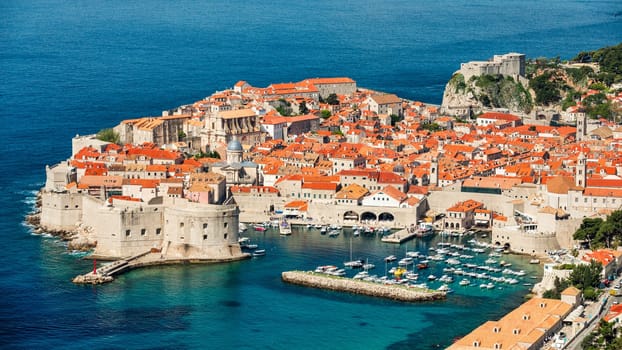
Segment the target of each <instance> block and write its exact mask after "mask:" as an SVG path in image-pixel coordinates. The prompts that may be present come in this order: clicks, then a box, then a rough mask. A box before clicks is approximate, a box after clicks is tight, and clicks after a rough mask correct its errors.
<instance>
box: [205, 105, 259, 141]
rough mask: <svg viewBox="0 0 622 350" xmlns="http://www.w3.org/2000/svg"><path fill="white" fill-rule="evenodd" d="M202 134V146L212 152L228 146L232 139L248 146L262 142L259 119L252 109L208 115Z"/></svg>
mask: <svg viewBox="0 0 622 350" xmlns="http://www.w3.org/2000/svg"><path fill="white" fill-rule="evenodd" d="M203 133H204V134H202V144H203V145H205V146H207V147H208V148H209V149H212V150H215V149H217V148H218V147H219V145H226V144H228V143H229V142H230V141H231V140H233V139H234V138H237V140H238V141H239V142H240V143H241V144H242V145H248V146H252V145H255V144H258V143H261V142H263V136H262V135H263V133H262V131H261V128H260V123H259V117H258V116H257V115H256V113H255V112H254V111H253V110H252V109H236V110H231V111H220V112H217V113H208V114H207V115H206V117H205V129H204V131H203Z"/></svg>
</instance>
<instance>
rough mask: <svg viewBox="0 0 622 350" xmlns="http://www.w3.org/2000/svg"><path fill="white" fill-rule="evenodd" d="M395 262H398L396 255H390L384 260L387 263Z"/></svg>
mask: <svg viewBox="0 0 622 350" xmlns="http://www.w3.org/2000/svg"><path fill="white" fill-rule="evenodd" d="M395 260H397V257H396V256H395V255H389V256H387V257H386V258H384V261H386V262H393V261H395Z"/></svg>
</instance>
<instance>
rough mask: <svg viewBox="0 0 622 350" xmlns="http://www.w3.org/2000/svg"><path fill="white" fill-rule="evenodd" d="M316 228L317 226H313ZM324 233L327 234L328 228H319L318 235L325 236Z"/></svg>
mask: <svg viewBox="0 0 622 350" xmlns="http://www.w3.org/2000/svg"><path fill="white" fill-rule="evenodd" d="M315 227H316V228H317V226H315ZM326 232H328V227H326V226H320V233H321V234H323V235H324V234H326Z"/></svg>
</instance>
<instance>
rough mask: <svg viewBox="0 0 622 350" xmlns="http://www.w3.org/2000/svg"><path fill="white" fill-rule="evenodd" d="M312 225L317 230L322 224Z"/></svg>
mask: <svg viewBox="0 0 622 350" xmlns="http://www.w3.org/2000/svg"><path fill="white" fill-rule="evenodd" d="M313 227H315V228H316V229H318V230H319V229H321V228H322V225H320V224H315V226H313Z"/></svg>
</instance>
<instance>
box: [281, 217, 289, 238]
mask: <svg viewBox="0 0 622 350" xmlns="http://www.w3.org/2000/svg"><path fill="white" fill-rule="evenodd" d="M279 233H280V234H282V235H284V236H287V235H291V234H292V225H290V224H289V222H287V220H285V219H283V220H282V221H281V223H280V224H279Z"/></svg>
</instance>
